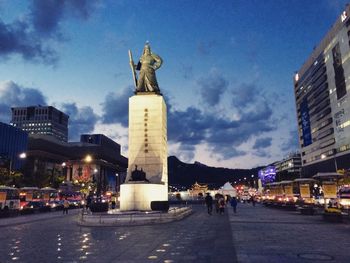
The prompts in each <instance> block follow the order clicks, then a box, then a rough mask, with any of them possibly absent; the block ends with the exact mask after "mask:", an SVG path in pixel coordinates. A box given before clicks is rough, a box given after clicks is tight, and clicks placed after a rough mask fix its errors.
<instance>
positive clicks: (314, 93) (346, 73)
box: [294, 6, 350, 177]
mask: <svg viewBox="0 0 350 263" xmlns="http://www.w3.org/2000/svg"><path fill="white" fill-rule="evenodd" d="M349 15H350V6H347V7H346V10H345V11H344V12H343V13H342V14H341V15H340V16H339V18H338V19H337V21H336V22H335V23H334V25H333V26H332V28H331V29H330V30H329V31H328V33H327V34H326V36H325V37H324V38H323V39H322V40H321V42H320V43H319V45H318V46H316V47H315V48H314V50H313V52H312V53H311V55H310V57H309V58H308V59H307V60H306V62H305V63H304V64H303V65H302V67H301V68H300V69H299V70H298V71H297V72H296V73H295V76H294V92H295V101H296V110H297V120H298V131H299V144H300V152H301V159H302V166H303V168H302V170H303V171H302V176H303V177H310V176H312V175H314V174H315V173H317V172H334V171H335V170H337V169H348V168H349V167H350V161H349V160H350V97H349V93H350V60H349V58H350V20H349Z"/></svg>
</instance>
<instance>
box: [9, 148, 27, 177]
mask: <svg viewBox="0 0 350 263" xmlns="http://www.w3.org/2000/svg"><path fill="white" fill-rule="evenodd" d="M18 157H19V158H20V159H25V158H27V154H26V153H25V152H22V153H20V154H18ZM12 164H13V160H12V158H11V157H10V167H9V176H11V173H12Z"/></svg>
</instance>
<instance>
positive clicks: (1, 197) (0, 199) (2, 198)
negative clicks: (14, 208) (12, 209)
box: [0, 192, 6, 202]
mask: <svg viewBox="0 0 350 263" xmlns="http://www.w3.org/2000/svg"><path fill="white" fill-rule="evenodd" d="M5 201H6V192H0V202H5Z"/></svg>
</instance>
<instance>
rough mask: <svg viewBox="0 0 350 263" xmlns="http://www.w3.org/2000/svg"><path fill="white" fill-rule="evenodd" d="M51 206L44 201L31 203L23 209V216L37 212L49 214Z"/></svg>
mask: <svg viewBox="0 0 350 263" xmlns="http://www.w3.org/2000/svg"><path fill="white" fill-rule="evenodd" d="M49 211H51V206H50V205H49V204H46V203H45V202H42V201H29V202H28V203H27V204H25V205H24V206H23V207H22V211H21V213H22V214H32V213H35V212H49Z"/></svg>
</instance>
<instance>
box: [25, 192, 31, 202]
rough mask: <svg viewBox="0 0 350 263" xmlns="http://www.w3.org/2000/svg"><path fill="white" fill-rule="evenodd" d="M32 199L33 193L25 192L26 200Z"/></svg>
mask: <svg viewBox="0 0 350 263" xmlns="http://www.w3.org/2000/svg"><path fill="white" fill-rule="evenodd" d="M29 201H33V193H26V202H29Z"/></svg>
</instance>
